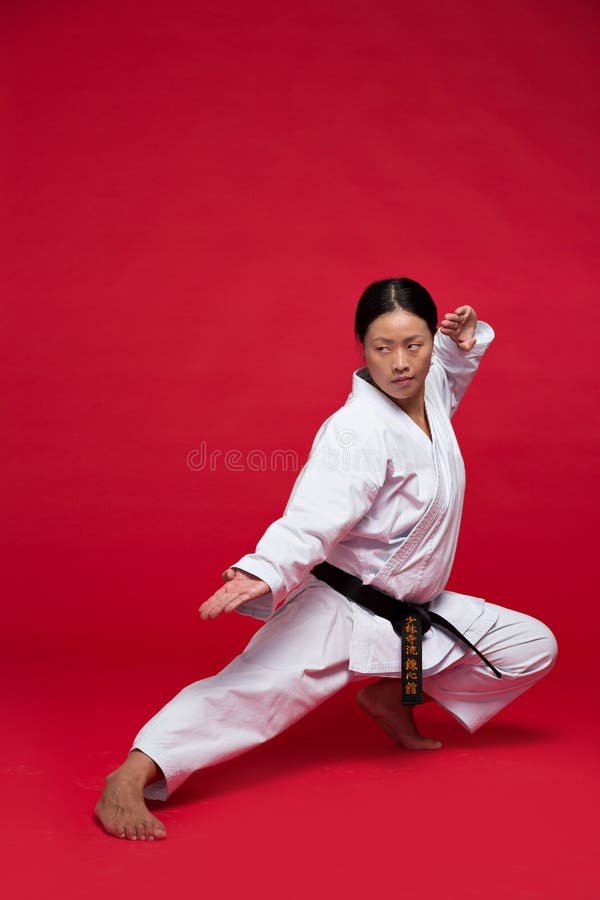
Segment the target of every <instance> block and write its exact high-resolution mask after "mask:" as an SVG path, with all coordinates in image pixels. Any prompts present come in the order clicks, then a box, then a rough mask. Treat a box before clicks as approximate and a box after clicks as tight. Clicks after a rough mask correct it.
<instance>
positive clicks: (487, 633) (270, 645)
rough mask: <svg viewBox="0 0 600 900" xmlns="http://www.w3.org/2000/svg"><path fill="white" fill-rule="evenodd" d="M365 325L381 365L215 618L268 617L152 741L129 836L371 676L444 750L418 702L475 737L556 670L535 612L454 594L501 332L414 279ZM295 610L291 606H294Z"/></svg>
mask: <svg viewBox="0 0 600 900" xmlns="http://www.w3.org/2000/svg"><path fill="white" fill-rule="evenodd" d="M355 331H356V336H357V338H358V340H359V341H360V344H361V346H362V350H363V354H364V361H365V366H364V367H363V368H360V369H358V370H357V371H355V372H354V374H353V377H352V391H351V393H350V395H349V397H348V399H347V401H346V403H345V404H344V406H342V407H341V408H340V409H338V410H337V411H336V412H334V413H333V415H331V416H330V417H329V418H328V419H327V420H326V421H325V422H324V423H323V425H322V426H321V428H320V429H319V431H318V432H317V435H316V437H315V440H314V443H313V446H312V450H311V453H310V455H309V458H308V460H307V462H306V464H305V466H304V468H303V469H302V471H301V472H300V474H299V476H298V478H297V480H296V483H295V484H294V487H293V490H292V493H291V496H290V498H289V501H288V503H287V506H286V508H285V511H284V514H283V516H282V517H281V518H280V519H278V520H277V521H276V522H274V523H273V524H272V525H270V526H269V528H267V530H266V532H265V534H264V535H263V537H262V538H261V540H260V541H259V543H258V545H257V547H256V551H255V552H254V553H250V554H247V555H246V556H243V557H242V558H241V559H240V560H238V561H237V562H236V563H233V564H232V565H231V566H230V567H229V568H228V569H227V570H226V571H225V572H224V573H223V576H222V577H223V578H224V580H225V584H224V585H222V586H221V587H220V588H219V590H217V591H216V593H214V594H213V595H212V596H211V597H210V598H209V599H208V600H207V601H206V602H205V603H203V604H202V606H201V607H200V615H201V617H202V618H203V619H208V618H214V617H215V616H218V615H219V614H220V613H222V612H231V611H233V610H237V611H238V612H239V613H242V614H245V615H250V616H254V617H256V618H258V619H261V620H264V624H263V625H262V627H261V628H260V629H259V630H258V631H257V632H256V634H254V635H253V637H252V638H251V640H250V641H249V643H248V645H247V646H246V648H245V649H244V650H243V652H242V653H240V654H239V655H238V656H237V657H236V658H235V659H234V660H233V661H232V662H231V663H229V665H227V666H226V667H225V668H224V669H223V670H222V671H221V672H219V673H218V674H216V675H213V676H211V677H209V678H204V679H202V680H201V681H197V682H195V683H193V684H190V685H188V687H186V688H184V689H183V690H182V691H180V693H179V694H177V695H176V696H175V697H174V698H173V700H171V701H170V702H169V703H167V704H166V706H164V707H163V708H162V709H161V710H160V711H159V712H158V713H157V714H156V715H155V716H154V717H153V718H152V719H151V720H150V721H149V722H148V723H147V724H146V725H145V726H144V727H143V728H142V730H141V731H140V732H139V734H138V735H137V737H136V738H135V740H134V742H133V746H132V748H131V750H130V752H129V755H128V756H127V758H126V760H125V762H124V763H123V764H122V765H121V766H120V767H119V768H118V769H117V770H116V771H115V772H113V773H112V774H110V775H109V776H108V778H107V780H106V786H105V789H104V792H103V794H102V797H101V798H100V800H99V801H98V804H97V806H96V815H97V816H98V818H99V819H100V821H101V822H102V824H103V826H104V828H105V829H106V830H107V831H108V832H109V833H110V834H113V835H115V836H116V837H121V838H129V839H131V840H154V839H157V838H163V837H165V834H166V832H165V828H164V826H163V824H162V823H161V822H160V821H159V820H158V819H157V818H156V817H155V816H153V815H152V814H151V813H150V811H149V810H148V808H147V806H146V804H145V800H146V799H160V800H166V799H167V797H169V796H170V795H171V794H172V792H173V791H174V790H176V789H177V788H178V787H179V786H180V785H181V784H182V782H183V781H184V780H185V779H186V778H187V777H188V776H189V775H191V774H192V772H195V771H197V770H198V769H201V768H205V767H207V766H210V765H213V764H215V763H218V762H222V761H224V760H226V759H230V758H232V757H234V756H237V755H238V754H240V753H243V752H244V751H246V750H249V749H250V748H252V747H255V746H256V745H258V744H260V743H263V742H264V741H266V740H268V739H269V738H271V737H273V736H274V735H276V734H278V733H279V732H281V731H283V730H284V729H285V728H287V727H288V726H290V725H291V724H292V723H293V722H296V721H297V720H298V719H300V718H301V717H302V716H304V715H305V714H306V713H308V712H309V711H310V710H312V709H314V708H315V707H316V706H318V705H319V704H320V703H322V702H323V701H324V700H326V699H327V698H328V697H330V696H331V695H332V694H334V693H335V692H336V691H339V690H340V689H341V688H343V687H344V686H345V685H347V684H348V683H350V682H353V681H359V680H364V679H367V678H371V679H372V677H373V676H374V675H379V676H382V677H380V678H379V680H377V681H375V682H371V683H370V684H368V685H366V686H363V687H362V688H361V689H360V690H359V692H358V694H357V700H358V702H359V704H360V706H361V707H362V708H363V709H364V710H365V711H366V712H367V713H369V714H370V715H371V716H373V717H374V718H375V719H376V721H377V722H379V724H380V725H381V726H382V727H383V728H384V729H385V731H386V732H387V733H388V734H389V735H391V737H393V738H394V739H395V740H396V741H398V743H399V744H401V745H402V746H403V747H405V748H407V749H409V750H421V749H423V750H436V749H438V748H439V747H440V746H441V744H440V742H439V741H437V740H435V739H433V738H428V737H423V736H422V735H421V734H420V733H419V731H418V730H417V727H416V724H415V721H414V718H413V711H412V710H413V705H414V704H415V703H418V702H420V701H426V700H434V701H435V702H437V703H439V704H440V705H441V706H443V707H444V708H445V709H447V710H448V712H449V713H451V714H452V715H453V716H454V717H455V718H456V719H457V720H458V721H459V722H460V723H461V724H462V725H463V726H464V727H465V728H466V729H467V730H468V731H469V732H471V733H473V732H474V731H476V730H477V729H478V728H479V727H480V726H481V725H483V724H484V723H485V722H486V721H488V719H490V718H491V717H492V716H494V715H495V714H496V713H497V712H499V710H501V709H502V708H503V707H504V706H506V705H507V704H508V703H510V702H511V701H512V700H514V699H515V698H516V697H518V696H519V695H520V694H522V693H523V692H524V691H525V690H527V689H528V688H529V687H531V686H532V685H533V684H534V683H535V682H536V681H538V680H539V679H540V678H541V677H542V676H543V675H545V674H546V673H547V672H548V671H549V670H550V669H551V668H552V666H553V665H554V662H555V659H556V652H557V647H556V641H555V639H554V636H553V634H552V632H551V631H550V630H549V629H548V628H547V627H546V626H545V625H544V624H542V623H541V622H539V621H537V620H536V619H534V618H532V617H531V616H528V615H525V614H524V613H519V612H516V611H514V610H511V609H507V608H505V607H502V606H497V605H496V604H493V603H489V602H486V601H484V600H483V599H481V598H479V597H473V596H469V595H466V594H458V593H455V592H453V591H447V590H446V589H445V588H446V583H447V581H448V578H449V575H450V570H451V567H452V561H453V559H454V553H455V549H456V543H457V540H458V532H459V525H460V518H461V512H462V504H463V494H464V467H463V462H462V458H461V454H460V450H459V447H458V444H457V441H456V437H455V434H454V431H453V429H452V426H451V423H450V419H451V417H452V415H453V414H454V412H455V410H456V408H457V406H458V404H459V402H460V401H461V399H462V397H463V394H464V393H465V391H466V389H467V387H468V385H469V383H470V381H471V379H472V377H473V375H474V374H475V372H476V371H477V368H478V366H479V362H480V360H481V357H482V356H483V354H484V353H485V351H486V349H487V347H488V346H489V344H490V343H491V341H492V340H493V337H494V332H493V330H492V328H491V327H490V326H489V325H486V324H485V323H484V322H478V321H477V317H476V314H475V311H474V310H473V309H472V308H471V307H470V306H460V307H459V308H458V309H456V310H455V311H454V312H452V313H447V314H446V315H445V316H444V318H443V319H442V321H441V323H440V326H439V328H438V317H437V309H436V306H435V304H434V302H433V300H432V298H431V296H430V295H429V293H428V292H427V291H426V290H425V288H424V287H422V285H420V284H419V283H418V282H416V281H413V280H412V279H409V278H394V279H387V280H384V281H377V282H375V283H373V284H371V285H370V286H369V287H368V288H367V289H366V290H365V292H364V293H363V295H362V297H361V298H360V300H359V303H358V307H357V310H356V317H355ZM282 601H285V602H282Z"/></svg>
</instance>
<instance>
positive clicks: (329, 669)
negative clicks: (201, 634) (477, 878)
mask: <svg viewBox="0 0 600 900" xmlns="http://www.w3.org/2000/svg"><path fill="white" fill-rule="evenodd" d="M486 606H487V608H488V609H490V608H492V607H493V611H494V612H497V613H498V619H497V621H496V624H495V625H494V626H493V627H492V628H491V629H490V630H489V631H488V632H487V633H486V634H485V635H484V636H483V637H482V638H480V639H479V640H477V642H476V645H477V647H478V649H479V650H480V651H481V652H482V653H483V654H484V655H485V656H486V657H487V658H488V659H489V660H490V662H491V663H492V664H493V665H494V666H496V668H497V669H499V671H500V672H501V673H502V678H500V679H499V678H497V677H496V676H495V675H494V674H493V672H491V671H490V669H489V668H488V667H487V666H486V665H485V664H484V663H483V662H482V661H481V660H480V659H479V657H478V656H477V654H476V653H474V652H473V651H472V650H470V649H469V648H468V647H467V646H466V645H464V653H462V654H459V655H458V656H457V653H456V650H454V651H453V652H452V654H450V657H451V660H452V661H451V662H449V663H448V664H447V665H444V661H443V660H442V662H441V663H440V664H439V665H437V666H436V667H434V669H433V670H431V671H432V674H429V673H428V671H427V670H426V669H425V668H424V671H423V690H424V692H425V693H426V694H428V695H429V696H430V697H431V698H432V699H433V700H435V701H436V702H437V703H439V704H440V705H441V706H443V707H444V708H445V709H447V710H448V712H450V713H451V714H452V715H453V716H454V717H455V718H456V719H458V721H459V722H460V723H461V724H462V725H463V726H464V727H465V728H466V729H467V730H468V731H469V732H471V733H473V732H474V731H476V730H477V729H478V728H480V727H481V725H483V724H484V722H486V721H488V719H490V718H491V717H492V716H494V715H495V714H496V713H497V712H499V711H500V710H501V709H502V708H503V707H504V706H506V705H507V704H508V703H510V702H511V701H512V700H514V699H515V698H516V697H518V696H519V695H520V694H522V693H523V692H524V691H526V690H527V689H528V688H529V687H531V686H532V685H533V684H535V682H536V681H538V680H539V679H540V678H542V677H543V676H544V675H545V674H546V673H547V672H549V671H550V669H551V668H552V667H553V665H554V663H555V660H556V654H557V645H556V640H555V638H554V635H553V634H552V632H551V631H550V630H549V629H548V628H547V627H546V626H545V625H544V624H543V623H541V622H539V621H538V620H537V619H534V618H532V617H531V616H528V615H525V614H524V613H519V612H515V611H514V610H510V609H505V608H503V607H497V606H495V605H493V604H486ZM352 621H353V619H352V608H351V603H350V601H348V600H346V598H344V597H342V596H341V595H339V594H337V593H336V592H335V591H333V590H331V589H330V588H328V587H326V588H324V589H323V590H317V591H314V590H313V591H305V592H304V593H303V594H301V595H300V596H298V597H297V599H294V598H292V599H290V600H288V601H286V603H284V604H283V605H282V606H281V607H280V608H279V609H278V610H277V612H276V613H275V615H274V616H272V618H271V619H269V620H267V621H266V622H265V624H264V625H263V626H262V627H261V628H259V630H258V631H257V632H256V633H255V634H254V635H253V637H252V638H251V640H250V641H249V643H248V645H247V646H246V648H245V650H244V651H243V652H242V653H241V654H240V655H239V656H237V657H236V658H235V659H234V660H233V661H232V662H231V663H229V665H227V666H226V667H225V668H224V669H223V670H222V671H221V672H219V673H218V674H217V675H213V676H211V677H209V678H204V679H202V680H201V681H196V682H194V683H193V684H190V685H188V687H186V688H184V689H183V690H182V691H180V693H179V694H177V695H176V696H175V697H174V698H173V699H172V700H171V701H170V702H169V703H167V704H166V706H164V707H163V708H162V709H161V710H160V711H159V712H158V713H157V714H156V715H155V716H154V717H153V718H152V719H150V721H149V722H148V723H147V724H146V725H145V726H144V727H143V728H142V729H141V731H140V732H139V733H138V735H137V736H136V738H135V740H134V743H133V745H132V749H134V748H135V749H138V750H142V751H143V752H144V753H145V754H147V756H149V757H150V758H151V759H153V760H154V762H155V763H156V764H157V765H158V766H159V767H160V769H161V770H162V772H163V773H164V779H160V780H159V781H156V782H154V783H153V784H150V785H148V786H147V787H146V789H145V796H146V797H147V798H149V799H155V800H166V799H167V797H169V796H170V795H171V794H172V793H173V791H174V790H176V788H178V787H179V786H180V785H181V784H182V783H183V782H184V781H185V779H186V778H188V777H189V775H191V774H192V773H193V772H195V771H197V770H198V769H202V768H205V767H207V766H210V765H213V764H215V763H219V762H223V761H224V760H227V759H231V758H232V757H234V756H238V755H239V754H240V753H243V752H244V751H246V750H250V749H251V748H252V747H256V746H257V745H259V744H262V743H264V742H265V741H267V740H269V739H270V738H272V737H274V736H275V735H276V734H279V733H280V732H281V731H283V730H284V729H285V728H288V727H289V726H290V725H292V724H293V723H294V722H296V721H297V720H298V719H300V718H302V716H304V715H306V713H308V712H310V710H312V709H314V708H315V707H317V706H318V705H319V704H321V703H323V701H325V700H327V698H328V697H331V696H332V694H334V693H336V692H337V691H339V690H340V689H341V688H343V687H345V686H346V685H347V684H349V683H351V682H354V681H359V680H364V679H366V678H372V677H373V673H368V674H367V673H358V672H354V671H351V670H350V669H349V667H348V663H349V648H350V641H351V635H352ZM432 627H435V626H432ZM399 640H400V639H398V641H399ZM457 643H458V645H459V646H461V647H462V646H463V645H462V642H460V641H459V642H457ZM398 657H399V661H400V648H399V651H398ZM380 674H381V675H384V674H385V676H386V677H396V678H399V677H401V669H400V666H399V670H398V672H395V673H394V672H386V673H380Z"/></svg>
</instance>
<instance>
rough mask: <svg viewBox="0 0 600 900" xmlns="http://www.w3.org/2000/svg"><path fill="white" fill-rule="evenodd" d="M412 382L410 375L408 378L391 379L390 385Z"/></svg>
mask: <svg viewBox="0 0 600 900" xmlns="http://www.w3.org/2000/svg"><path fill="white" fill-rule="evenodd" d="M412 380H413V379H412V375H411V376H410V378H393V379H392V384H407V382H409V381H412Z"/></svg>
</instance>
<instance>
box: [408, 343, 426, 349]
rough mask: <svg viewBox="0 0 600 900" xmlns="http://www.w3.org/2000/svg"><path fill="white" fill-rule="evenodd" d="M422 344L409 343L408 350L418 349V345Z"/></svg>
mask: <svg viewBox="0 0 600 900" xmlns="http://www.w3.org/2000/svg"><path fill="white" fill-rule="evenodd" d="M422 346H423V345H422V344H409V345H408V349H409V350H418V349H419V347H422Z"/></svg>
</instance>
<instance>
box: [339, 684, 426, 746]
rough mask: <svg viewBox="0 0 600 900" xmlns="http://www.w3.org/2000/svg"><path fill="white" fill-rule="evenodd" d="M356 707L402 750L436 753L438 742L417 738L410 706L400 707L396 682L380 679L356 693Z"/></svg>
mask: <svg viewBox="0 0 600 900" xmlns="http://www.w3.org/2000/svg"><path fill="white" fill-rule="evenodd" d="M356 699H357V701H358V704H359V706H360V707H361V708H362V709H364V710H365V712H368V713H369V715H370V716H372V717H373V718H374V719H375V721H376V722H377V723H378V724H379V725H380V726H381V727H382V728H383V730H384V731H385V732H386V734H389V735H390V737H392V738H394V740H395V741H397V742H398V743H399V744H401V745H402V747H404V748H405V749H406V750H439V748H440V747H441V746H442V743H441V741H436V740H434V739H433V738H426V737H423V736H422V735H420V734H419V732H418V731H417V726H416V725H415V721H414V719H413V711H412V707H411V706H404V704H403V703H402V681H401V679H400V678H382V679H380V680H379V681H376V682H374V683H373V684H368V685H367V686H366V687H363V688H361V689H360V691H359V692H358V694H357V695H356Z"/></svg>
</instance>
